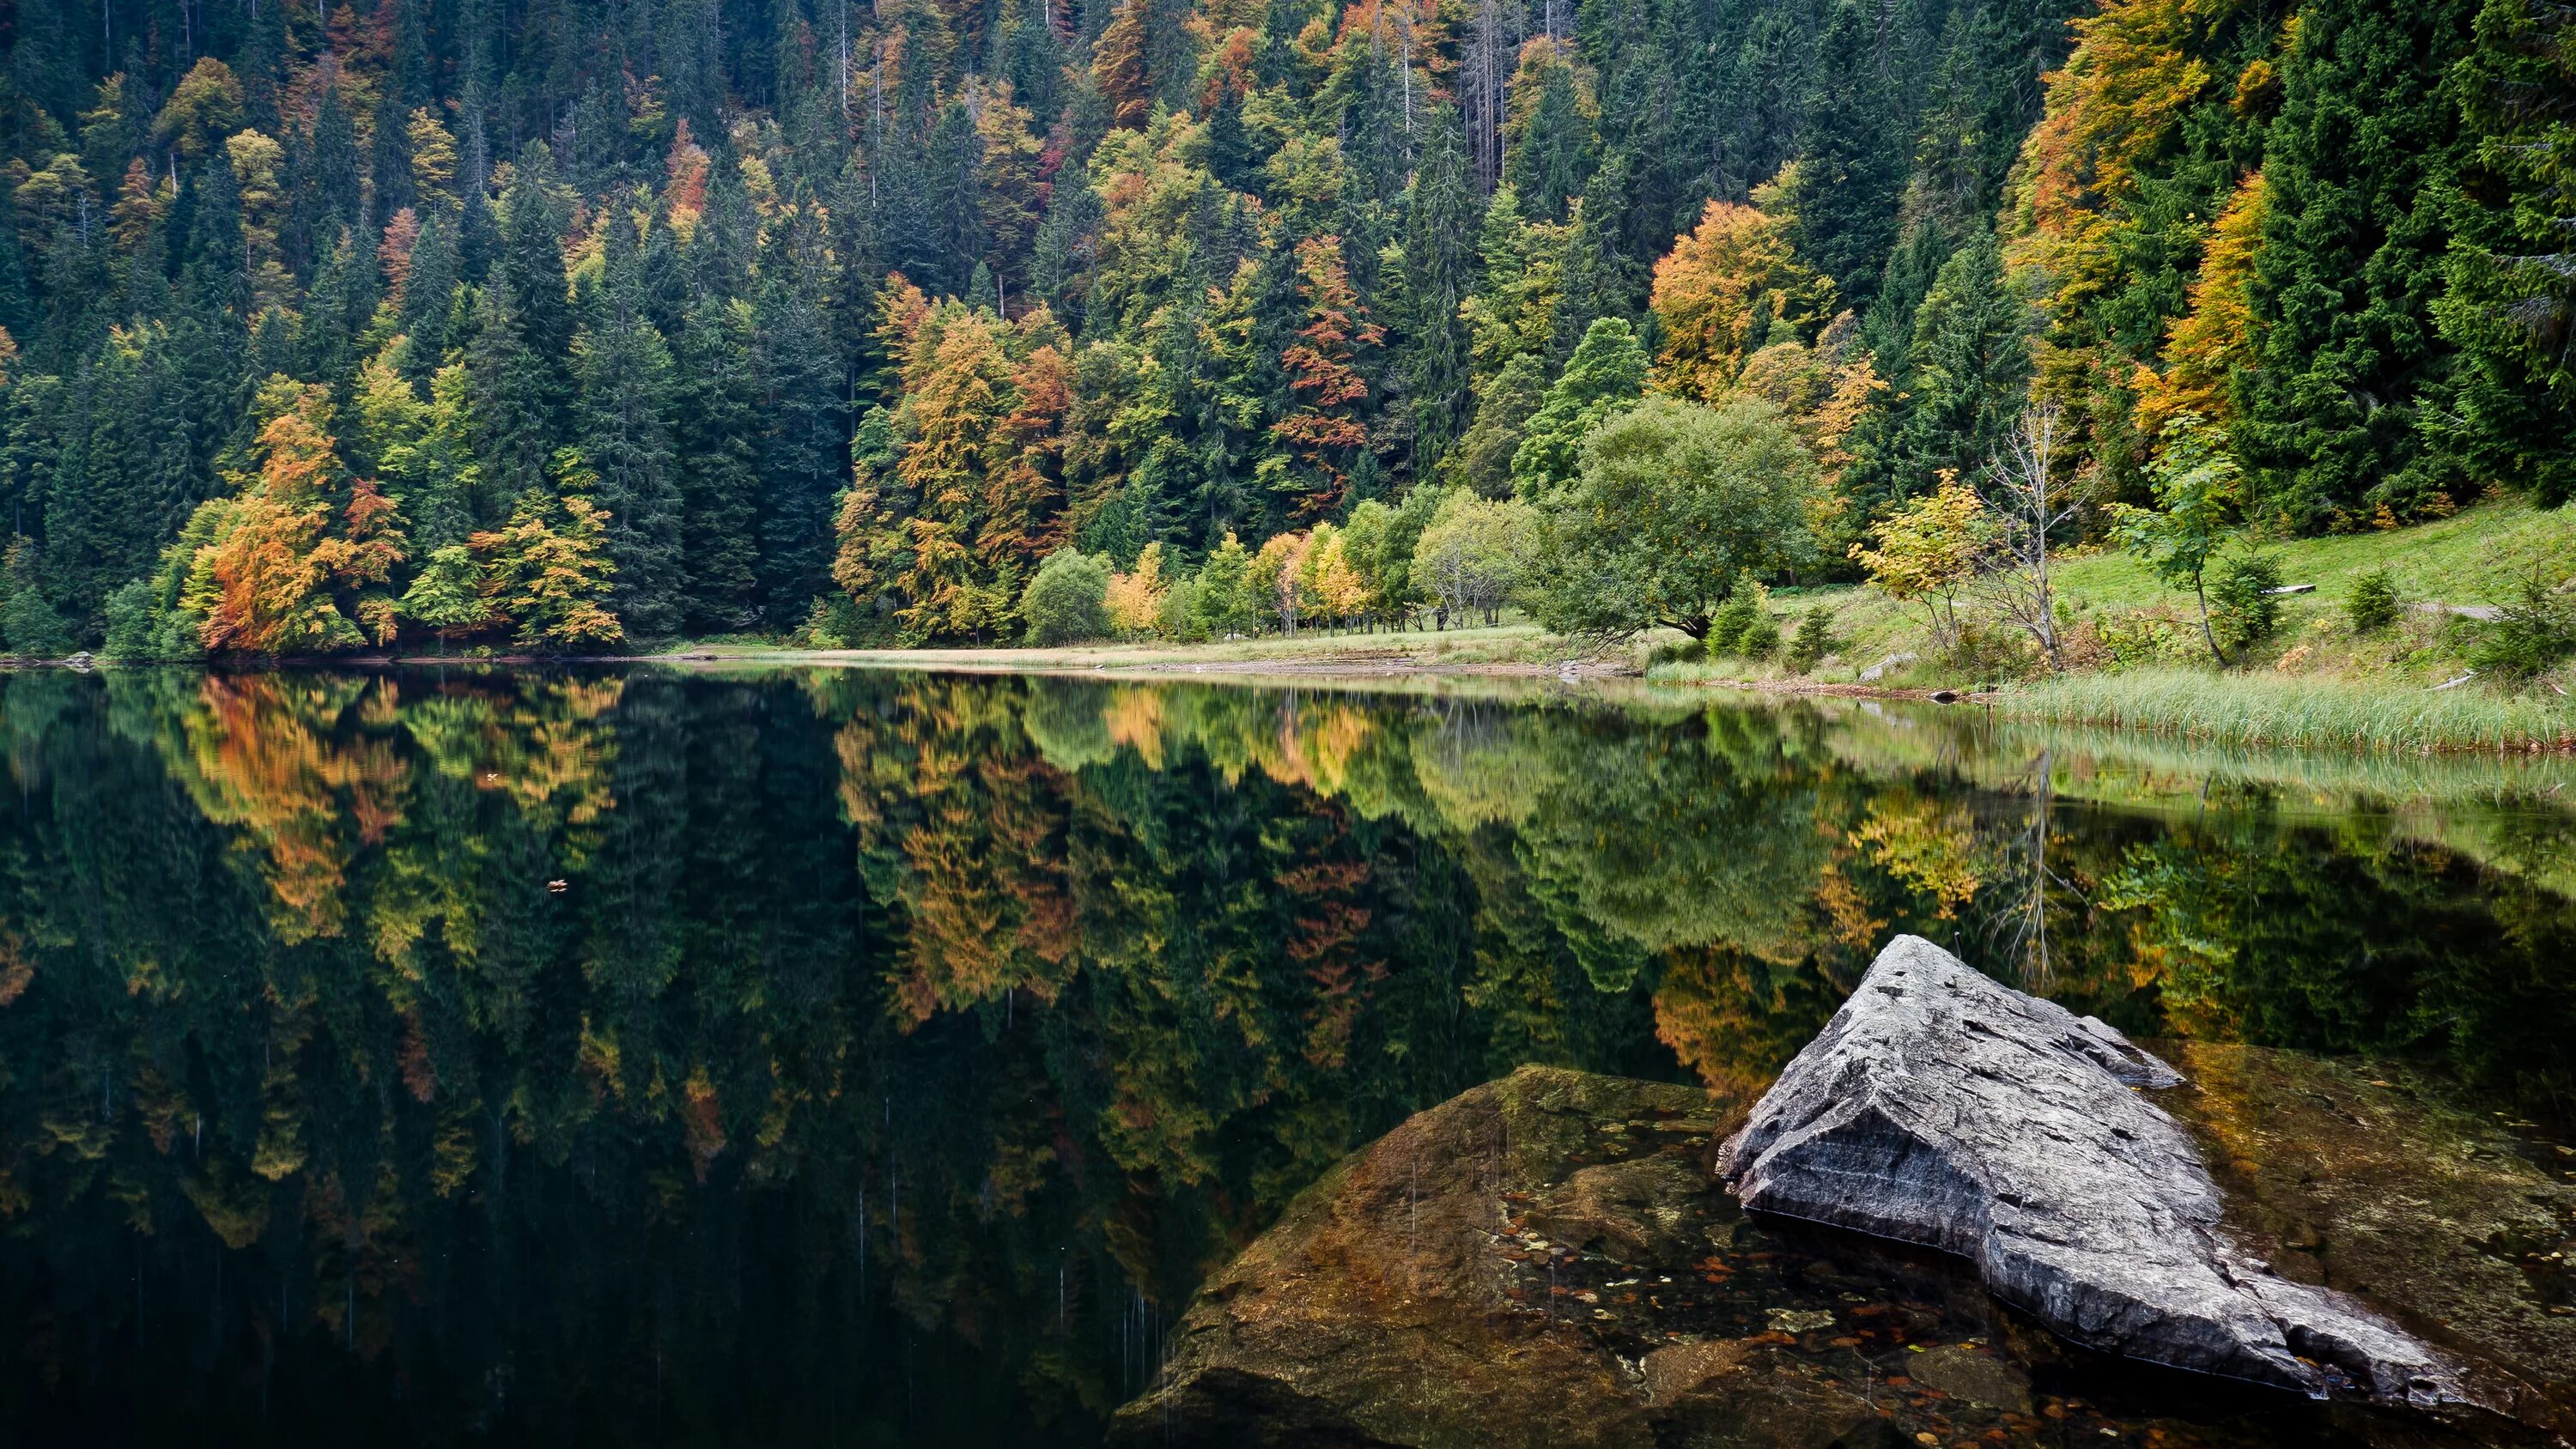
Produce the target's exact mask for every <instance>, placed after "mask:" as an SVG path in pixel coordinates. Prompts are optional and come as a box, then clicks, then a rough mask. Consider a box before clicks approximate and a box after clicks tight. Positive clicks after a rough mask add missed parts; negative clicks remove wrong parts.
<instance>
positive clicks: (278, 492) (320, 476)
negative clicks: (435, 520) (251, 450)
mask: <svg viewBox="0 0 2576 1449" xmlns="http://www.w3.org/2000/svg"><path fill="white" fill-rule="evenodd" d="M263 393H264V394H265V395H264V396H263V397H262V399H261V403H262V410H263V411H272V412H273V413H274V416H272V417H271V418H270V419H269V421H268V424H267V426H265V427H263V428H262V429H260V433H259V450H260V454H261V463H260V471H259V474H258V476H257V478H256V479H254V480H252V481H251V482H250V483H249V484H248V485H247V486H246V487H245V488H244V489H243V491H242V493H241V495H240V496H239V497H237V498H229V499H215V500H210V501H209V502H208V503H206V504H205V505H204V507H205V508H207V509H212V510H214V511H215V516H214V518H213V520H212V521H213V524H214V527H213V528H212V530H211V532H212V534H213V541H212V542H210V543H208V544H207V545H205V546H204V547H203V548H201V549H199V550H198V552H197V555H196V558H195V559H194V560H193V561H192V564H191V567H190V570H189V576H188V584H187V588H186V591H185V593H184V594H183V596H182V603H183V605H184V606H185V607H187V608H188V609H189V611H190V612H191V613H193V614H194V615H196V616H197V618H198V619H199V620H200V621H201V622H200V623H199V625H198V637H199V638H200V640H202V641H203V642H204V644H205V646H206V648H208V649H210V650H215V651H218V652H221V651H232V652H238V653H249V654H288V653H318V652H322V651H325V650H331V649H343V648H348V647H350V646H353V645H356V644H359V643H362V642H365V641H368V640H373V641H374V642H376V643H379V644H383V643H389V642H391V640H392V639H393V637H394V631H395V628H396V618H395V605H394V599H393V595H392V593H391V591H390V590H389V589H388V588H387V585H388V583H389V581H390V580H391V577H392V574H393V567H394V565H395V564H397V563H400V562H401V561H402V559H403V545H404V539H403V533H402V518H401V514H400V512H399V510H398V509H397V508H396V507H395V505H394V502H393V500H392V499H389V498H387V497H385V496H384V494H382V493H381V492H379V491H377V488H376V485H375V483H374V481H373V480H371V479H365V478H356V479H353V478H351V477H350V476H349V474H348V470H347V469H346V468H344V467H342V466H341V463H340V459H339V455H338V453H337V451H336V445H335V444H334V442H333V440H332V437H331V431H330V430H331V426H332V408H331V398H330V392H329V390H328V389H326V388H323V387H320V386H318V385H302V384H296V383H291V382H287V381H285V380H284V379H282V378H281V379H276V380H273V381H272V382H271V383H270V384H269V385H268V387H267V388H265V389H263Z"/></svg>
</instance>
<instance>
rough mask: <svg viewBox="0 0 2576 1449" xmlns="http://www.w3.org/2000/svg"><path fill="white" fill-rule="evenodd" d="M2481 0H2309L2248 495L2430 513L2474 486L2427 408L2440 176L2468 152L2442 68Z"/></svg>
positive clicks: (2285, 144)
mask: <svg viewBox="0 0 2576 1449" xmlns="http://www.w3.org/2000/svg"><path fill="white" fill-rule="evenodd" d="M2475 12H2476V6H2475V3H2474V0H2430V3H2425V4H2419V5H2407V6H2398V7H2389V6H2383V5H2375V4H2371V3H2368V0H2311V3H2310V4H2308V5H2307V6H2306V7H2305V8H2304V9H2303V10H2302V11H2301V13H2300V18H2299V30H2298V38H2297V40H2296V42H2295V43H2294V44H2293V45H2292V47H2291V49H2290V53H2289V55H2288V57H2287V59H2286V60H2285V61H2284V63H2283V64H2282V66H2281V73H2280V74H2281V95H2282V99H2281V112H2280V115H2279V116H2278V117H2277V118H2276V119H2275V120H2274V121H2273V122H2272V125H2271V127H2270V129H2269V131H2268V132H2267V136H2268V145H2267V147H2266V151H2265V156H2264V161H2263V177H2264V185H2265V188H2266V191H2267V193H2268V200H2267V206H2266V208H2265V220H2264V226H2263V244H2262V248H2261V250H2260V251H2259V252H2258V253H2257V254H2256V256H2255V259H2254V273H2253V278H2252V280H2251V281H2250V282H2249V283H2248V284H2247V288H2246V292H2247V298H2248V301H2249V303H2250V305H2251V312H2252V316H2253V320H2254V325H2255V327H2256V329H2257V330H2258V331H2259V333H2260V335H2261V342H2260V344H2259V348H2258V351H2257V353H2256V357H2255V362H2254V365H2253V366H2252V367H2251V368H2250V369H2248V370H2247V371H2246V372H2245V373H2243V374H2242V377H2243V379H2244V381H2243V383H2242V385H2241V391H2240V393H2239V396H2238V399H2237V404H2238V406H2237V415H2238V419H2239V421H2238V425H2237V427H2236V429H2235V439H2236V443H2237V446H2238V448H2239V450H2240V452H2241V454H2242V456H2243V458H2244V460H2245V462H2246V464H2247V465H2248V467H2249V469H2250V470H2251V472H2252V475H2253V478H2252V481H2253V485H2254V493H2255V506H2256V508H2257V509H2258V510H2259V511H2261V512H2263V513H2268V514H2273V515H2277V516H2279V517H2282V518H2285V519H2287V520H2289V521H2291V522H2292V523H2294V524H2296V525H2297V526H2299V527H2303V528H2317V527H2322V526H2326V525H2328V524H2331V523H2334V522H2337V521H2343V522H2346V523H2358V522H2362V521H2366V520H2367V519H2368V518H2369V516H2370V514H2371V512H2372V510H2373V509H2375V508H2377V507H2381V506H2385V507H2387V508H2389V509H2391V510H2392V511H2393V512H2394V513H2395V514H2396V515H2397V516H2399V517H2401V518H2404V517H2411V516H2415V515H2418V514H2420V513H2422V512H2423V511H2424V510H2425V509H2426V508H2427V507H2429V506H2430V505H2431V503H2432V501H2433V500H2434V499H2435V498H2437V497H2439V496H2440V495H2442V494H2443V493H2445V492H2448V491H2450V490H2452V489H2455V488H2460V487H2463V486H2465V484H2466V482H2467V479H2466V478H2465V477H2464V476H2463V473H2464V470H2463V467H2462V463H2463V460H2462V459H2461V458H2459V457H2457V456H2455V455H2453V454H2451V453H2449V452H2448V451H2446V450H2441V449H2428V448H2427V447H2426V446H2425V442H2426V432H2425V430H2424V429H2423V427H2422V425H2421V419H2422V412H2423V409H2424V407H2425V405H2426V403H2427V402H2429V401H2432V399H2429V398H2428V397H2427V396H2426V394H2427V391H2428V389H2432V388H2434V387H2435V386H2437V384H2438V382H2439V379H2440V376H2441V373H2442V370H2443V368H2444V365H2445V364H2446V363H2447V361H2448V349H2447V348H2446V347H2444V346H2443V344H2442V342H2441V339H2440V337H2439V335H2438V334H2437V333H2436V331H2435V329H2434V326H2433V319H2432V316H2431V304H2432V300H2433V298H2434V297H2436V296H2438V295H2439V294H2440V290H2441V280H2442V268H2443V263H2444V260H2445V255H2444V253H2445V244H2446V242H2447V240H2448V227H2447V226H2446V224H2445V219H2444V216H2443V210H2444V206H2443V200H2444V197H2445V195H2446V187H2447V185H2448V184H2449V182H2450V181H2451V179H2452V177H2454V176H2455V175H2456V174H2457V173H2458V171H2459V168H2460V165H2461V163H2462V161H2463V160H2464V159H2465V157H2464V152H2465V147H2464V146H2463V143H2462V140H2461V135H2462V129H2461V121H2460V114H2459V110H2458V107H2457V106H2456V105H2455V104H2453V103H2452V101H2451V100H2450V99H2449V98H2448V97H2446V96H2445V95H2444V94H2443V93H2442V92H2441V90H2440V83H2441V80H2442V76H2443V72H2444V71H2445V70H2446V69H2447V68H2448V67H2449V65H2450V64H2451V62H2452V61H2453V60H2454V59H2455V58H2457V57H2458V56H2460V55H2461V54H2462V53H2463V52H2464V51H2465V50H2466V49H2467V48H2468V39H2469V30H2470V22H2471V19H2472V17H2473V16H2474V14H2475Z"/></svg>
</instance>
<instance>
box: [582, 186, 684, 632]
mask: <svg viewBox="0 0 2576 1449" xmlns="http://www.w3.org/2000/svg"><path fill="white" fill-rule="evenodd" d="M643 303H644V299H643V284H642V279H641V277H640V276H639V275H638V271H637V260H636V255H635V242H634V236H633V232H632V230H631V228H630V227H629V225H628V224H627V219H626V218H625V217H623V216H612V217H610V218H609V219H608V222H607V239H606V257H605V264H604V266H603V268H602V271H601V276H600V284H599V291H598V296H597V298H596V300H595V301H594V302H593V303H592V304H591V316H590V320H589V324H588V325H587V326H585V327H584V328H583V330H582V332H581V334H580V336H579V337H577V338H576V339H575V340H574V343H573V368H574V372H575V374H576V376H577V377H578V378H579V380H580V387H581V392H580V399H579V402H578V404H577V405H576V410H575V411H576V423H575V427H574V438H575V444H574V446H575V448H576V449H577V450H578V451H579V453H580V455H581V460H582V464H583V466H584V467H585V468H587V469H588V470H589V472H590V474H591V475H592V476H593V477H595V478H596V479H597V485H596V487H595V489H594V490H593V491H592V498H593V500H594V501H595V502H597V503H598V504H599V506H600V507H601V508H602V509H604V510H606V512H607V514H608V524H607V528H608V557H609V560H610V561H611V562H612V563H613V564H615V565H616V577H617V585H616V589H615V591H614V592H613V593H612V594H611V596H610V607H611V609H612V610H613V611H614V612H615V613H616V614H617V616H618V618H619V620H620V621H621V622H622V623H624V625H625V626H626V629H627V632H628V633H630V634H633V635H636V636H639V637H644V638H655V637H661V636H665V635H669V634H672V633H676V632H677V631H678V629H679V627H680V622H681V613H682V576H683V565H682V561H681V554H680V542H681V538H680V535H681V505H680V489H679V480H678V477H677V472H678V470H677V467H676V460H675V458H674V455H673V452H672V448H671V439H670V431H669V428H668V425H667V422H666V419H667V417H668V411H669V408H670V399H671V353H670V349H669V348H668V347H667V346H666V345H665V344H664V343H663V341H662V335H661V333H659V332H657V331H655V330H654V328H653V324H652V322H651V321H650V320H649V319H648V318H647V317H646V316H645V315H644V305H643Z"/></svg>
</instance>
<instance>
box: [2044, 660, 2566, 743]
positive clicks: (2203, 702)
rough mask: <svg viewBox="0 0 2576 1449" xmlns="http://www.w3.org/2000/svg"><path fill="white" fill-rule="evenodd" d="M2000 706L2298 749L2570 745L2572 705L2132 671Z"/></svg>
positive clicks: (2049, 684)
mask: <svg viewBox="0 0 2576 1449" xmlns="http://www.w3.org/2000/svg"><path fill="white" fill-rule="evenodd" d="M1994 707H1995V710H1996V712H1997V713H1999V714H2002V715H2004V716H2005V717H2007V718H2012V719H2030V720H2054V721H2061V722H2064V723H2070V724H2086V725H2104V726H2110V727H2113V728H2118V729H2131V730H2142V731H2146V732H2149V733H2153V734H2164V735H2177V736H2181V737H2183V738H2187V739H2192V740H2198V741H2205V742H2207V743H2211V744H2218V745H2262V746H2285V747H2289V748H2293V749H2303V750H2369V751H2392V750H2393V751H2401V752H2406V753H2418V754H2421V753H2437V752H2447V751H2464V752H2465V751H2486V752H2498V751H2516V750H2543V749H2557V750H2576V708H2571V707H2570V706H2569V704H2568V702H2567V701H2565V700H2556V701H2549V700H2544V699H2541V698H2536V697H2533V696H2530V695H2523V696H2519V697H2506V696H2501V695H2497V694H2492V693H2487V692H2484V691H2478V690H2471V689H2447V690H2432V689H2426V688H2423V687H2421V686H2417V685H2407V684H2401V683H2398V682H2396V681H2393V680H2356V679H2333V678H2314V677H2308V678H2300V677H2290V676H2283V675H2278V674H2273V675H2263V674H2242V673H2239V674H2218V673H2213V672H2210V671H2207V670H2183V669H2139V670H2128V671H2122V672H2120V673H2091V674H2062V675H2058V676H2056V677H2055V678H2052V679H2045V680H2041V681H2038V682H2036V683H2033V684H2027V685H2019V686H2015V687H2014V688H2011V689H2008V690H2005V691H2003V692H2002V693H2001V694H1999V695H1998V696H1997V697H1996V699H1995V701H1994Z"/></svg>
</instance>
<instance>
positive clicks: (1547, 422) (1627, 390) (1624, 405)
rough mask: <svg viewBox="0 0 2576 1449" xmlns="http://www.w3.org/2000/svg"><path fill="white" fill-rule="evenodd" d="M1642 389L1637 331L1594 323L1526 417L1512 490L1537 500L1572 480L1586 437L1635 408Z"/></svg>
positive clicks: (1613, 322)
mask: <svg viewBox="0 0 2576 1449" xmlns="http://www.w3.org/2000/svg"><path fill="white" fill-rule="evenodd" d="M1645 389H1646V349H1645V348H1644V347H1643V346H1642V345H1640V344H1639V343H1638V341H1637V330H1636V329H1635V328H1633V327H1631V326H1629V325H1628V323H1627V321H1626V319H1624V318H1619V317H1602V318H1597V319H1595V320H1594V321H1593V323H1592V325H1591V326H1590V327H1589V328H1587V329H1585V331H1584V334H1583V341H1582V343H1581V344H1580V345H1578V346H1577V347H1576V348H1575V349H1574V356H1573V357H1572V358H1570V359H1568V360H1567V362H1566V364H1565V371H1564V372H1563V373H1561V374H1559V375H1558V377H1557V379H1556V382H1555V384H1554V385H1553V386H1551V387H1550V388H1549V389H1548V390H1547V400H1546V401H1545V402H1543V403H1541V404H1540V406H1539V409H1538V411H1537V412H1536V413H1534V414H1532V415H1531V417H1530V420H1529V422H1528V424H1527V426H1526V428H1525V430H1524V434H1525V436H1524V441H1523V442H1522V443H1521V445H1520V448H1519V450H1518V451H1517V452H1515V453H1514V454H1513V455H1512V483H1513V487H1514V489H1515V490H1516V491H1517V492H1518V493H1519V494H1520V496H1521V497H1522V498H1524V499H1538V498H1543V497H1545V496H1546V495H1547V494H1548V492H1549V490H1551V489H1553V488H1555V487H1556V486H1558V485H1560V484H1562V483H1564V482H1565V481H1566V480H1568V479H1570V478H1572V477H1573V476H1574V473H1575V468H1576V465H1577V464H1578V462H1579V461H1580V456H1581V453H1582V448H1583V440H1584V438H1585V437H1586V436H1587V435H1589V434H1590V433H1591V431H1592V430H1593V429H1594V428H1597V427H1599V426H1600V425H1601V424H1602V423H1603V422H1604V421H1605V420H1607V419H1609V418H1611V417H1614V416H1616V415H1617V414H1619V413H1622V412H1625V411H1627V410H1628V409H1629V408H1630V407H1633V406H1635V405H1636V401H1637V399H1638V398H1639V397H1640V396H1642V395H1643V394H1644V392H1645Z"/></svg>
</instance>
